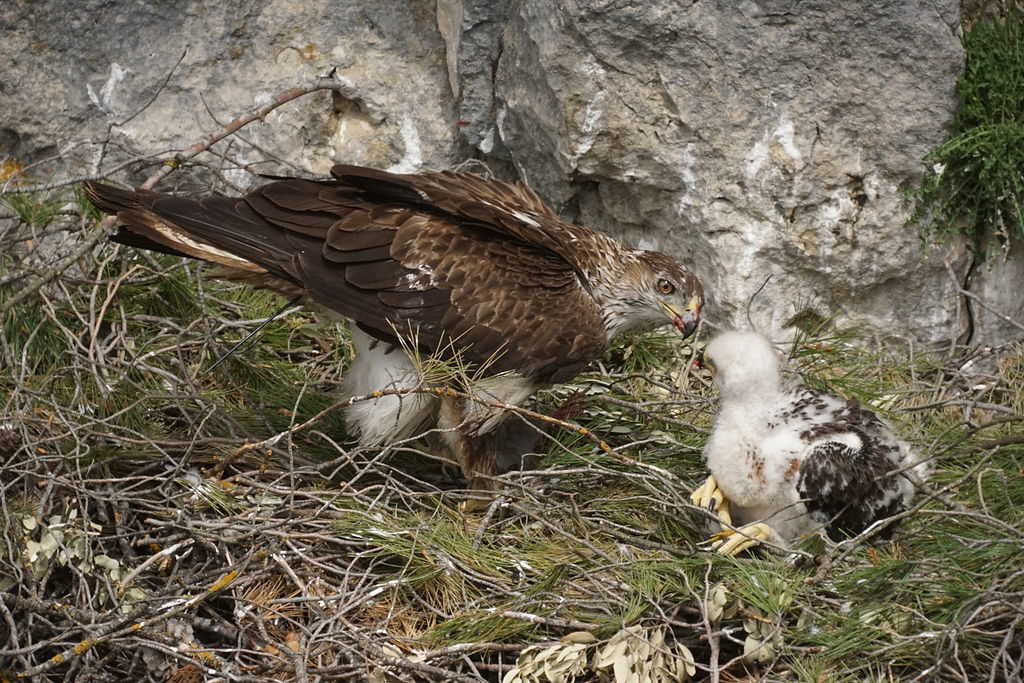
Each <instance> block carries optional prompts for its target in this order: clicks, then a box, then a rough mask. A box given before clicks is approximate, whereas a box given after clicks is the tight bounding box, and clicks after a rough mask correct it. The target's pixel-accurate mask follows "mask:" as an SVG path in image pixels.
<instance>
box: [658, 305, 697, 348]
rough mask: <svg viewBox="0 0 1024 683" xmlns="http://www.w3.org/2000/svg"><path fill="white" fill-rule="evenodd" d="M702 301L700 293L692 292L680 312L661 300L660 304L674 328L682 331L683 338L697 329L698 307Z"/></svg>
mask: <svg viewBox="0 0 1024 683" xmlns="http://www.w3.org/2000/svg"><path fill="white" fill-rule="evenodd" d="M702 303H703V301H702V300H701V297H700V295H698V294H694V295H693V296H692V297H690V300H689V301H688V302H687V304H686V308H684V309H683V310H682V312H680V311H677V310H676V309H675V308H673V307H672V305H671V304H669V303H667V302H665V301H662V302H661V305H662V307H663V308H664V309H665V313H666V315H668V317H669V318H671V320H672V324H673V325H675V326H676V329H677V330H679V331H680V332H682V334H683V338H684V339H685V338H686V337H689V336H690V335H691V334H693V333H694V332H695V331H696V330H697V324H698V323H699V322H700V307H701V304H702Z"/></svg>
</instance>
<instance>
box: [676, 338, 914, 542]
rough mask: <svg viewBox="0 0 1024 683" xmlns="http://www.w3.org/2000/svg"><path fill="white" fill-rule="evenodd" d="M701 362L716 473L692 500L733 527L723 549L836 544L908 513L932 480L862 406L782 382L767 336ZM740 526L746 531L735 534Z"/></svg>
mask: <svg viewBox="0 0 1024 683" xmlns="http://www.w3.org/2000/svg"><path fill="white" fill-rule="evenodd" d="M704 362H705V364H706V365H707V366H708V367H709V368H710V369H711V370H712V372H713V373H714V376H715V384H716V385H717V387H718V390H719V394H720V401H721V403H720V406H719V410H718V414H717V416H716V417H715V423H714V428H713V430H712V432H711V436H710V437H709V438H708V442H707V444H706V445H705V448H704V456H705V459H706V460H707V464H708V469H710V470H711V476H710V477H708V479H707V481H706V482H705V483H704V485H703V486H701V487H700V488H698V489H697V490H696V491H694V493H693V496H692V499H693V502H694V503H696V504H698V505H700V506H702V507H706V508H708V509H710V510H713V511H715V512H716V513H717V514H718V517H719V519H720V520H721V521H722V522H724V523H725V525H727V526H726V527H725V528H724V530H723V531H722V533H721V534H719V538H720V541H719V543H718V544H717V548H718V551H719V552H722V553H725V554H730V555H734V554H737V553H740V552H742V551H743V550H745V549H746V548H748V547H750V546H751V545H754V544H755V543H757V542H758V541H761V540H766V541H770V542H773V543H776V544H779V545H783V546H787V545H789V544H790V543H793V542H794V541H796V540H797V539H799V538H800V537H802V536H806V535H808V534H811V533H815V532H817V531H819V530H824V531H826V532H827V533H828V535H829V536H830V537H831V538H832V539H833V540H841V539H842V538H844V537H847V536H855V535H857V534H859V533H861V532H862V531H864V530H866V529H867V528H868V527H870V526H871V525H872V524H874V523H875V522H878V521H879V520H882V519H884V518H886V517H890V516H892V515H895V514H897V513H898V512H900V511H902V510H905V509H906V508H907V506H908V505H909V504H910V501H911V499H912V498H913V495H914V491H915V488H916V486H915V485H916V484H917V483H920V482H921V481H923V480H924V479H925V477H926V476H927V466H926V464H924V463H922V462H919V461H918V460H917V459H916V458H915V457H914V455H913V454H912V453H911V450H910V448H909V446H907V444H906V443H904V442H903V441H901V440H900V439H898V438H897V437H896V435H895V434H894V433H893V431H892V429H891V428H890V427H889V425H888V424H886V423H885V422H884V421H883V420H882V419H881V418H879V417H878V416H877V415H875V414H874V413H873V412H871V411H869V410H865V409H863V408H861V407H860V405H859V404H858V403H857V401H856V400H853V399H850V400H847V399H843V398H840V397H838V396H834V395H831V394H827V393H825V392H823V391H818V390H816V389H811V388H808V387H804V386H792V387H787V386H785V385H784V384H783V381H782V375H781V372H780V369H779V359H778V356H777V354H776V353H775V349H774V348H772V344H771V342H770V341H768V339H766V338H765V337H763V336H762V335H760V334H756V333H753V332H737V331H730V332H724V333H722V334H720V335H719V336H717V337H715V338H714V339H712V340H711V342H710V343H709V344H708V346H707V348H706V349H705V351H704ZM734 523H735V524H736V525H745V526H742V528H740V529H739V530H738V532H734V531H733V530H732V529H731V527H732V525H733V524H734ZM891 528H892V527H888V528H887V531H889V530H891Z"/></svg>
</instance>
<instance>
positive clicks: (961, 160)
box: [914, 8, 1024, 257]
mask: <svg viewBox="0 0 1024 683" xmlns="http://www.w3.org/2000/svg"><path fill="white" fill-rule="evenodd" d="M964 49H965V50H966V53H967V61H966V65H965V68H964V72H963V74H962V75H961V76H960V78H959V80H958V81H957V93H958V95H959V98H960V106H959V109H958V111H957V114H956V118H955V120H954V124H953V134H952V135H951V136H950V137H949V138H948V139H947V140H946V141H945V142H943V143H942V144H941V145H939V146H938V147H936V148H935V149H934V150H932V152H931V153H930V154H929V155H928V156H927V157H926V158H925V161H926V162H927V163H928V165H929V170H928V171H927V172H926V174H925V178H924V180H923V183H922V186H921V188H920V189H919V190H918V191H917V197H916V199H917V206H916V210H915V212H914V220H915V221H919V222H920V223H921V224H922V225H924V226H925V230H926V233H930V234H932V235H949V234H965V235H968V236H970V237H971V238H972V239H973V240H974V243H975V247H976V248H977V250H978V253H979V255H980V256H981V257H983V256H984V255H985V253H986V252H988V251H991V250H992V248H993V247H997V246H1005V245H1006V244H1007V243H1008V242H1009V240H1010V239H1013V238H1016V239H1024V12H1022V11H1021V10H1019V9H1016V8H1011V9H1010V10H1009V11H1008V12H1007V14H1006V16H1005V18H1002V19H998V18H997V19H990V20H985V21H980V22H978V23H977V24H975V25H974V27H973V28H972V29H971V30H970V31H969V32H967V33H966V34H965V36H964Z"/></svg>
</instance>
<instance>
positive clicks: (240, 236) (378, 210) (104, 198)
mask: <svg viewBox="0 0 1024 683" xmlns="http://www.w3.org/2000/svg"><path fill="white" fill-rule="evenodd" d="M333 174H334V176H335V179H334V180H329V181H311V180H302V179H286V180H279V181H276V182H272V183H269V184H267V185H264V186H263V187H261V188H259V189H257V190H255V191H254V192H252V193H251V194H249V195H247V196H246V197H242V198H223V197H214V198H205V199H187V198H181V197H172V196H168V195H161V194H157V193H153V192H145V191H141V192H127V191H124V190H119V189H116V188H113V187H110V186H105V185H99V184H96V183H88V184H87V187H86V189H87V192H88V194H89V197H90V199H91V200H92V201H93V203H94V204H96V206H97V207H98V208H100V209H101V210H103V211H106V212H108V213H116V214H117V216H118V218H119V220H120V222H121V223H122V224H123V227H122V229H121V232H119V233H118V235H117V236H115V239H116V240H117V241H120V242H123V243H127V244H130V245H132V246H137V247H143V248H148V249H155V250H158V251H164V252H170V253H178V254H182V255H185V256H191V257H194V258H199V259H203V260H206V261H210V262H212V263H216V264H219V265H220V266H221V269H220V275H222V276H225V277H230V278H233V279H240V280H245V281H248V282H250V283H252V284H254V285H257V286H262V287H268V288H270V289H274V290H276V291H279V292H282V293H285V294H289V295H294V294H304V295H306V296H308V297H309V298H310V299H312V300H313V301H316V302H317V303H319V304H321V305H323V306H325V307H327V308H329V309H332V310H334V311H336V312H338V313H340V314H342V315H344V316H347V317H349V318H352V319H353V320H355V321H356V322H357V323H358V324H359V325H360V327H362V328H363V329H365V330H366V331H368V332H369V333H371V334H373V335H374V336H376V337H378V338H380V339H382V340H385V341H388V342H392V343H396V342H397V341H398V340H397V339H396V336H395V329H397V330H399V331H400V332H401V333H403V334H404V333H405V331H406V330H408V329H410V327H411V328H413V329H415V330H416V335H417V337H416V339H417V341H418V344H419V346H420V347H421V349H422V350H423V351H425V352H427V353H433V352H435V351H437V350H439V349H440V350H442V351H444V350H445V349H446V348H448V347H449V345H451V346H454V348H457V349H460V350H461V351H462V353H463V355H464V357H465V358H466V359H467V360H469V361H472V362H476V363H481V362H483V361H486V360H488V359H490V358H491V357H492V356H494V355H495V354H500V355H498V357H497V360H496V362H494V363H493V364H492V365H491V366H490V371H491V372H498V371H503V370H517V371H520V372H522V373H524V374H527V375H530V376H534V377H537V378H538V379H539V380H541V381H562V380H565V379H568V378H570V377H572V376H574V375H575V374H577V373H578V372H579V371H580V370H581V369H582V367H583V366H584V365H585V364H586V363H587V362H589V361H590V360H592V359H594V358H595V357H597V356H599V355H600V353H601V352H602V351H603V349H604V347H605V343H606V340H605V332H604V327H603V324H602V321H601V315H600V311H599V309H598V307H597V305H596V304H595V302H594V301H593V299H592V298H591V297H590V295H589V294H588V293H587V291H586V289H585V288H584V287H583V286H581V279H580V277H581V276H580V274H579V272H578V266H577V265H576V264H575V263H572V262H570V261H569V260H568V259H567V258H566V257H565V256H564V255H563V254H562V253H560V252H564V251H565V245H564V244H563V241H564V240H559V235H560V231H562V230H569V231H572V232H574V233H575V231H576V230H579V229H578V228H574V226H566V225H565V224H564V223H561V221H560V220H559V219H558V217H557V216H556V215H555V214H554V213H553V212H552V211H551V209H550V208H548V207H547V206H546V205H545V204H544V203H543V202H542V201H541V200H540V199H539V198H537V197H536V195H534V194H533V193H532V192H530V191H529V190H527V189H526V188H524V187H522V186H518V185H510V184H505V183H496V182H494V181H487V182H484V181H482V180H480V179H478V178H477V177H476V176H469V175H464V174H452V173H437V174H425V175H422V176H418V175H397V174H390V173H386V172H383V171H375V170H372V169H363V168H358V167H336V168H335V169H334V170H333Z"/></svg>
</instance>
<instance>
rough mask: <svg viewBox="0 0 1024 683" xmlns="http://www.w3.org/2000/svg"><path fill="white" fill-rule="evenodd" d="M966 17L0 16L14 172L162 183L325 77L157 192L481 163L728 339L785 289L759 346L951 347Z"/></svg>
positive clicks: (454, 7) (292, 4)
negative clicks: (805, 337)
mask: <svg viewBox="0 0 1024 683" xmlns="http://www.w3.org/2000/svg"><path fill="white" fill-rule="evenodd" d="M957 7H958V6H957V3H956V2H955V1H954V0H938V2H924V1H923V0H909V1H908V2H905V3H890V4H886V5H878V4H877V3H831V2H826V1H825V0H817V1H814V2H809V3H800V4H799V5H793V4H792V3H780V2H775V1H770V2H768V1H766V2H753V1H752V0H746V1H745V2H740V3H736V4H728V3H700V2H694V3H690V4H684V3H679V2H677V1H676V0H650V1H649V2H645V3H612V2H608V1H607V0H560V1H559V2H551V1H550V0H498V1H494V2H489V1H487V0H436V1H433V0H432V1H429V2H428V1H425V0H413V1H411V2H410V1H408V0H386V1H385V2H358V3H336V2H328V0H314V1H307V0H304V1H302V2H299V1H297V0H255V1H253V0H247V1H246V2H242V1H241V0H221V2H218V3H214V2H210V1H209V0H192V1H190V2H183V3H145V4H138V3H129V2H127V0H115V1H110V0H104V1H100V0H87V1H85V2H79V3H66V2H61V1H59V0H44V1H42V2H32V3H28V2H23V1H19V0H15V1H14V2H8V3H5V4H4V5H3V7H0V28H2V29H3V31H4V35H5V39H4V41H3V42H2V44H0V57H2V58H3V59H4V60H5V63H6V64H8V65H10V66H9V67H8V69H7V70H6V71H7V73H6V74H5V76H4V80H3V82H0V95H2V96H3V97H4V98H5V100H6V101H7V103H8V107H7V111H6V112H5V119H4V121H3V122H2V123H0V126H2V130H0V160H2V159H3V158H4V157H9V158H13V159H15V160H17V161H18V162H19V163H29V162H32V161H36V160H39V159H42V158H45V157H47V156H52V155H54V154H60V155H61V158H60V161H59V163H51V164H49V165H43V166H40V167H38V169H37V170H35V171H34V175H33V176H32V179H34V180H38V181H42V180H44V179H46V180H52V179H54V177H56V178H58V179H59V178H60V177H68V176H71V175H73V174H76V173H90V174H93V173H96V172H97V171H99V172H106V171H108V170H110V169H112V168H114V167H115V166H117V165H118V164H120V163H122V162H124V161H125V160H126V159H129V158H131V157H132V156H133V155H135V156H138V155H151V156H150V163H151V164H152V163H155V162H158V161H159V160H160V159H164V158H167V157H168V156H170V152H169V150H174V149H181V148H184V147H186V146H187V145H189V144H192V143H194V142H196V141H198V140H200V139H202V137H203V136H204V135H205V134H207V133H209V132H211V131H215V130H217V129H218V128H219V126H220V125H221V124H223V123H226V122H227V121H229V120H231V119H232V118H234V117H235V116H238V115H240V114H242V113H244V112H246V111H248V110H251V109H252V108H253V107H255V106H257V105H259V104H262V103H266V102H269V101H270V100H271V98H273V97H274V96H275V95H276V94H277V93H279V92H281V91H283V90H285V89H287V88H290V87H294V86H297V85H302V84H303V83H306V82H309V81H310V80H311V79H313V78H314V77H316V76H322V75H327V74H330V73H332V70H333V73H334V74H336V76H337V77H340V78H342V79H346V81H347V82H349V83H350V84H351V87H350V88H349V89H348V90H347V92H346V94H345V95H344V96H342V95H337V94H331V93H328V92H321V93H317V94H314V95H310V96H307V97H304V98H302V99H299V100H296V101H295V102H292V103H290V104H287V105H285V106H283V107H281V108H279V109H277V110H276V111H275V112H274V113H272V114H271V115H270V116H268V117H267V119H266V121H264V122H259V123H256V124H253V125H251V126H248V127H246V128H245V129H244V130H243V131H242V133H241V135H240V136H239V138H238V139H236V140H235V141H233V142H232V143H231V144H230V146H229V145H228V143H226V142H225V143H221V144H220V145H218V147H217V148H215V150H217V151H218V153H219V154H220V156H219V157H218V156H215V155H204V156H202V157H200V159H201V160H202V161H203V162H204V163H205V164H207V165H208V167H209V168H211V169H213V170H212V171H211V172H210V173H207V174H205V175H203V174H199V175H198V176H197V175H196V174H192V176H190V175H189V174H187V173H186V174H183V173H177V174H175V175H173V176H171V178H169V179H168V180H167V181H164V182H163V183H162V184H161V186H160V187H161V188H163V189H168V190H170V189H174V188H175V186H176V185H179V184H182V183H186V182H188V181H186V180H185V179H187V178H189V177H198V178H200V179H202V180H203V181H204V182H205V183H207V184H208V181H209V179H210V178H211V177H223V178H225V179H226V183H221V184H220V185H219V186H217V189H220V190H222V191H232V190H233V189H234V190H239V189H245V188H246V187H247V186H249V185H250V184H252V183H253V182H255V181H256V180H257V179H256V178H254V177H253V176H252V175H251V174H250V173H248V172H247V171H246V169H249V170H260V171H263V172H274V173H281V172H294V171H295V169H290V168H289V165H293V166H294V167H296V168H297V169H302V170H306V171H311V172H313V173H324V172H326V170H327V169H328V168H329V166H330V165H331V163H334V162H336V161H345V162H349V163H362V164H368V165H373V166H377V167H381V168H391V169H395V170H403V171H413V170H418V169H426V168H446V167H450V166H451V165H452V164H454V163H456V162H458V161H460V160H462V159H465V158H467V157H469V156H472V155H474V154H475V155H476V156H478V157H480V158H482V159H483V160H485V161H486V162H488V164H489V165H491V167H492V168H494V169H496V170H497V172H498V173H499V174H503V175H518V176H520V177H522V178H523V179H524V180H526V181H528V182H529V183H530V184H531V185H533V186H534V187H535V188H536V189H538V191H540V192H541V193H542V194H543V195H544V196H545V197H547V198H548V199H549V200H550V201H551V202H552V203H554V204H555V205H556V206H557V207H558V208H559V209H560V210H562V211H563V212H564V213H565V214H566V215H567V216H569V217H571V218H574V219H578V220H579V221H580V222H583V223H585V224H587V225H590V226H592V227H595V228H598V229H603V230H606V231H608V232H611V233H613V234H616V235H619V236H621V237H623V238H625V239H626V240H627V241H631V242H633V243H637V244H639V245H641V246H645V247H650V248H657V249H661V250H663V251H666V252H669V253H672V254H674V255H676V256H677V257H679V258H680V259H681V260H683V261H685V262H687V263H689V264H691V265H692V266H693V268H694V269H695V270H696V271H697V272H698V273H699V274H700V275H701V276H702V278H703V279H704V281H705V282H706V283H707V286H708V289H709V290H710V292H711V293H712V297H713V306H712V307H711V309H710V310H709V311H708V313H709V317H711V318H712V319H713V320H715V321H717V322H719V323H722V324H735V323H740V322H741V321H742V320H743V319H744V318H745V305H746V300H747V299H748V297H749V296H750V295H751V294H752V293H753V292H754V290H755V289H757V287H758V286H759V285H760V284H761V282H762V281H763V280H764V279H765V277H767V276H768V275H772V276H773V279H772V281H771V283H770V284H769V285H768V287H767V288H766V290H765V291H764V292H763V293H762V294H761V295H760V296H759V297H758V298H757V299H756V300H755V301H754V303H753V305H752V307H751V315H752V317H753V319H754V321H755V322H756V323H757V324H758V325H759V326H761V327H763V328H764V329H765V330H769V331H772V330H776V329H778V328H781V327H782V326H783V325H784V323H785V322H786V321H787V320H788V319H789V318H791V317H792V316H794V315H795V314H798V313H806V312H814V313H816V314H818V315H820V316H825V317H829V316H836V317H837V319H838V320H839V322H841V323H843V324H850V325H857V326H861V327H866V328H869V329H871V330H875V331H877V332H878V333H879V334H881V335H883V336H891V335H907V336H912V337H914V338H916V339H918V340H920V341H924V342H939V341H948V340H950V339H953V338H957V337H958V336H960V335H961V333H962V332H964V331H966V330H968V329H969V327H968V325H967V321H966V319H962V317H960V316H958V311H960V310H961V309H963V307H962V306H960V307H958V306H957V299H958V297H957V291H958V286H959V285H960V284H963V283H964V282H965V278H966V275H967V262H968V259H967V255H966V252H965V251H964V250H963V249H962V248H961V247H959V246H958V245H929V246H927V247H924V246H923V245H922V242H921V240H920V238H919V237H918V233H917V230H916V229H915V228H913V227H910V226H907V225H906V224H905V223H906V219H907V217H908V215H909V206H908V205H907V202H906V201H905V199H904V193H905V191H906V190H908V189H909V188H911V187H912V186H913V184H914V183H915V182H916V181H917V178H918V176H919V168H920V160H921V158H922V157H923V156H924V154H925V153H926V152H927V151H928V150H929V149H930V148H931V147H932V146H933V145H934V144H936V143H937V142H939V141H940V140H941V139H942V138H943V136H944V126H945V125H946V124H947V123H948V121H949V119H950V117H951V113H952V111H953V108H954V106H955V98H954V92H953V87H954V83H955V79H956V76H957V74H958V73H959V71H960V69H961V67H962V60H963V56H962V53H961V49H960V45H959V40H958V37H957V31H958V25H959V17H958V12H957ZM57 16H59V17H62V19H61V22H60V23H61V27H62V30H61V31H55V30H54V28H53V27H54V25H55V24H54V17H57ZM186 48H187V50H186ZM183 53H184V56H183V57H182V54H183ZM179 58H180V62H179ZM147 104H148V106H146V105H147ZM214 117H216V120H215V119H214ZM108 130H109V133H108ZM108 137H109V144H106V145H101V144H99V141H102V140H105V139H107V138H108ZM87 140H88V141H89V142H84V141H87ZM76 142H77V143H78V144H77V145H76V146H74V147H71V148H69V145H71V144H72V143H76ZM265 160H270V161H269V163H266V164H263V163H259V164H257V162H263V161H265ZM252 164H256V165H255V166H250V165H252ZM144 166H145V164H143V163H141V162H137V163H135V164H133V165H129V166H128V167H126V168H125V169H123V170H120V171H119V177H121V178H122V179H126V180H129V181H131V182H135V183H138V182H140V181H141V179H142V178H144V177H145V176H146V175H148V173H149V172H150V171H151V170H152V168H151V167H150V168H145V167H144ZM213 171H219V174H218V173H214V172H213ZM218 182H220V181H218ZM215 186H216V185H215ZM232 186H234V187H232ZM1022 284H1024V283H1022ZM976 328H977V326H976ZM986 329H991V330H993V332H992V334H999V335H1002V334H1006V333H1007V330H1006V329H1005V328H999V329H998V330H997V329H996V328H995V327H992V326H988V328H986ZM986 341H989V342H995V341H998V340H997V339H990V340H986Z"/></svg>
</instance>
